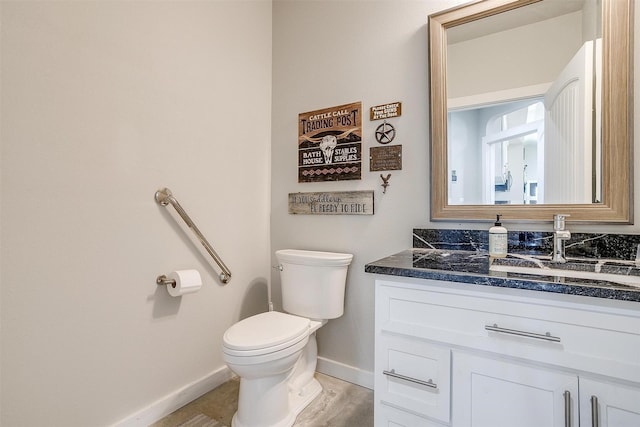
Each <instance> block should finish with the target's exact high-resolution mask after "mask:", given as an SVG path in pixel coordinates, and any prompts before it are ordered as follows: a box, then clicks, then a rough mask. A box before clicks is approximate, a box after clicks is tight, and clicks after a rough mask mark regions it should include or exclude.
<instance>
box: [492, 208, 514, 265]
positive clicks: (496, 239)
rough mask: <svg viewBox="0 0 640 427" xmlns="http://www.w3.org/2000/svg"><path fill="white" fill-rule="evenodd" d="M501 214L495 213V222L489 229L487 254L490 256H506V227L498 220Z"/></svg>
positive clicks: (507, 243) (507, 242)
mask: <svg viewBox="0 0 640 427" xmlns="http://www.w3.org/2000/svg"><path fill="white" fill-rule="evenodd" d="M501 216H502V215H496V222H495V224H494V225H493V227H491V228H490V229H489V256H490V257H492V258H504V257H506V256H507V247H508V245H509V241H508V239H507V229H506V228H504V227H503V226H502V223H501V222H500V217H501Z"/></svg>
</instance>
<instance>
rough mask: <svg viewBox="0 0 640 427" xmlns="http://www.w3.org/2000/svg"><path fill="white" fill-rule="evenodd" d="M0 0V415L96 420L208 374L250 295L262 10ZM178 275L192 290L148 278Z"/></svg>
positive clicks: (264, 115)
mask: <svg viewBox="0 0 640 427" xmlns="http://www.w3.org/2000/svg"><path fill="white" fill-rule="evenodd" d="M1 8H2V9H1V20H0V25H1V31H2V33H1V43H2V44H1V46H0V47H1V62H2V69H1V72H2V80H1V83H2V86H1V90H2V104H1V107H2V133H1V137H2V138H1V140H2V160H1V165H0V166H1V171H2V193H1V195H2V212H1V215H2V235H1V238H2V263H1V271H2V277H1V280H2V311H1V313H2V318H1V324H2V335H1V341H2V418H1V420H0V424H1V425H3V426H36V425H43V426H44V425H47V426H82V427H84V426H99V425H108V424H111V423H114V422H117V421H118V420H120V419H123V418H125V417H128V416H130V415H131V414H133V413H136V412H137V411H138V410H140V409H142V408H144V407H147V405H150V404H152V403H154V402H156V401H157V400H159V399H161V398H163V397H164V396H166V395H169V394H171V393H175V392H176V391H178V390H180V389H181V388H183V387H184V386H186V385H188V384H190V383H192V382H198V381H202V380H204V381H206V380H208V379H209V378H211V376H212V375H215V373H216V372H218V371H219V370H220V369H224V361H223V360H222V354H221V342H222V334H223V333H224V331H225V329H226V328H227V327H228V326H229V325H231V324H232V323H234V322H235V321H237V320H238V319H239V318H240V317H241V316H244V315H247V314H249V313H252V312H257V311H261V310H264V309H265V308H266V290H265V289H266V281H267V275H268V274H269V255H268V252H269V243H268V228H269V221H268V215H269V210H268V205H269V180H270V164H269V160H268V159H269V149H270V146H269V140H270V136H269V135H270V123H271V117H270V116H271V115H270V107H271V4H270V3H269V2H260V1H258V2H234V1H226V2H224V1H221V2H217V1H216V2H107V1H98V2H77V1H68V2H67V1H56V2H2V4H1ZM163 186H167V187H169V188H171V189H172V190H173V192H174V194H175V195H176V197H177V199H178V200H179V201H180V203H181V204H182V205H183V206H184V208H185V210H187V212H188V213H189V214H190V215H191V216H192V218H193V220H194V221H195V222H196V224H197V225H198V227H199V228H200V229H201V230H202V232H203V233H204V234H205V235H206V236H207V238H208V239H209V241H210V242H211V243H212V244H213V245H214V247H215V248H216V249H217V250H218V252H219V253H220V255H221V256H222V258H223V259H224V261H225V262H226V263H227V264H228V265H229V267H230V268H231V270H232V272H233V279H232V280H231V282H230V284H229V285H227V286H221V285H220V283H219V282H218V281H217V278H216V273H215V272H214V269H213V268H211V267H210V265H211V262H210V260H209V259H207V258H206V257H205V256H203V255H201V251H199V250H198V249H197V247H198V246H197V243H196V244H194V243H192V241H191V240H190V239H189V238H188V237H187V236H189V235H188V234H185V233H184V232H183V230H182V229H181V228H180V227H179V226H178V225H177V224H178V223H177V222H176V221H175V220H174V216H172V212H173V210H172V209H165V208H162V207H160V206H159V205H157V204H156V202H155V201H154V199H153V196H154V193H155V191H156V190H157V189H158V188H160V187H163ZM185 268H195V269H198V270H199V271H200V273H201V275H202V278H203V281H204V285H203V288H202V289H201V290H200V291H199V292H198V293H197V294H193V295H186V296H184V297H182V298H177V299H174V298H171V297H169V296H168V294H167V292H166V289H164V288H160V287H158V286H157V285H156V284H155V278H156V276H157V275H159V274H166V273H169V272H170V271H172V270H178V269H185ZM178 397H180V396H178Z"/></svg>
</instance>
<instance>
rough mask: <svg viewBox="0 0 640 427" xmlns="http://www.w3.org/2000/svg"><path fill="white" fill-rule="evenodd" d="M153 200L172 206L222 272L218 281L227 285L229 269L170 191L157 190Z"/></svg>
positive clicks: (165, 189)
mask: <svg viewBox="0 0 640 427" xmlns="http://www.w3.org/2000/svg"><path fill="white" fill-rule="evenodd" d="M155 198H156V202H158V203H160V204H161V205H162V206H167V205H168V204H171V206H173V208H174V209H175V210H176V212H178V214H179V215H180V217H181V218H182V219H183V220H184V222H185V223H186V224H187V226H188V227H189V228H190V229H191V230H192V231H193V234H195V236H196V237H197V238H198V240H199V241H200V243H202V246H204V248H205V249H206V251H207V252H208V253H209V255H211V258H213V260H214V261H215V262H216V264H218V267H220V269H221V270H222V273H220V276H219V277H220V281H221V282H222V283H228V282H229V280H231V271H229V268H228V267H227V266H226V265H225V264H224V262H222V260H221V259H220V256H218V254H217V253H216V251H214V250H213V248H212V247H211V245H210V244H209V242H207V239H205V238H204V236H203V235H202V233H201V232H200V230H198V227H196V225H195V224H194V223H193V221H191V218H189V215H187V213H186V212H185V211H184V209H182V206H180V203H178V201H177V200H176V198H175V197H173V194H172V193H171V190H169V189H168V188H163V189H161V190H158V191H156V195H155Z"/></svg>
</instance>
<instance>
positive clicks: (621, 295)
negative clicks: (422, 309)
mask: <svg viewBox="0 0 640 427" xmlns="http://www.w3.org/2000/svg"><path fill="white" fill-rule="evenodd" d="M595 261H596V260H583V261H582V262H580V260H576V261H573V260H572V261H571V262H570V263H567V264H565V265H562V268H563V269H566V270H583V269H584V271H593V269H595V268H596V267H595V266H596V262H595ZM491 263H493V264H494V265H512V266H525V267H530V266H531V261H530V260H527V259H523V258H522V257H518V255H516V254H514V255H510V256H509V257H507V258H504V259H497V260H490V259H489V256H488V254H487V253H486V252H482V251H480V252H479V251H464V250H445V249H421V248H414V249H409V250H406V251H402V252H400V253H397V254H395V255H391V256H388V257H386V258H382V259H380V260H377V261H374V262H371V263H369V264H367V265H365V272H367V273H375V274H384V275H389V276H401V277H413V278H418V279H432V280H443V281H449V282H460V283H470V284H475V285H483V286H496V287H505V288H515V289H528V290H534V291H542V292H554V293H561V294H571V295H582V296H589V297H596V298H607V299H615V300H624V301H637V302H640V285H633V284H629V285H627V284H622V283H614V282H610V281H607V280H589V279H582V278H572V277H557V276H555V277H554V276H545V275H538V274H535V275H533V274H521V273H512V272H505V271H492V270H490V268H489V267H490V265H491ZM537 264H540V262H537ZM558 267H559V266H558ZM603 268H604V269H605V270H606V271H605V270H603ZM588 269H591V270H588ZM597 271H600V272H602V273H608V274H615V275H616V277H621V278H624V277H625V275H626V276H639V275H640V269H639V268H637V267H629V266H628V265H624V264H621V265H616V263H615V261H612V262H609V265H607V266H606V267H602V262H600V267H597ZM608 274H604V275H603V277H606V276H607V275H608ZM610 277H612V276H610ZM633 279H637V277H633Z"/></svg>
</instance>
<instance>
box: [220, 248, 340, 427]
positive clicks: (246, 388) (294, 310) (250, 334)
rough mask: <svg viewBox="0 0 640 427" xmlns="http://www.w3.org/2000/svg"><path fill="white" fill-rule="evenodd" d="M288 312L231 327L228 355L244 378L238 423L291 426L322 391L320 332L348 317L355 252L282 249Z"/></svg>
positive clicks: (280, 257) (278, 255) (225, 339)
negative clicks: (345, 314)
mask: <svg viewBox="0 0 640 427" xmlns="http://www.w3.org/2000/svg"><path fill="white" fill-rule="evenodd" d="M276 258H277V259H278V263H279V265H278V268H279V269H280V278H281V285H282V306H283V309H284V311H285V312H284V313H282V312H278V311H268V312H266V313H260V314H257V315H255V316H251V317H248V318H246V319H244V320H241V321H240V322H238V323H236V324H235V325H233V326H231V327H230V328H229V329H227V331H226V332H225V334H224V337H223V345H222V347H223V357H224V361H225V362H226V364H227V365H228V366H229V368H230V369H231V370H232V371H233V372H235V373H236V375H238V376H239V377H240V395H239V397H238V411H237V412H236V413H235V415H234V416H233V419H232V421H231V426H232V427H289V426H291V425H293V423H294V422H295V420H296V417H297V416H298V414H299V413H300V412H301V411H302V410H303V409H304V408H305V407H306V406H307V405H308V404H309V403H311V401H312V400H313V399H315V398H316V397H317V396H318V395H319V394H320V392H321V391H322V386H321V385H320V383H319V382H318V380H316V379H315V377H314V373H315V370H316V363H317V358H318V351H317V343H316V335H315V332H316V331H317V330H318V329H319V328H320V327H322V326H323V325H324V324H325V323H327V321H328V320H329V319H335V318H337V317H340V316H342V314H343V312H344V290H345V284H346V277H347V268H348V267H349V264H350V263H351V260H352V259H353V255H351V254H342V253H332V252H318V251H304V250H297V249H283V250H279V251H276Z"/></svg>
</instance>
